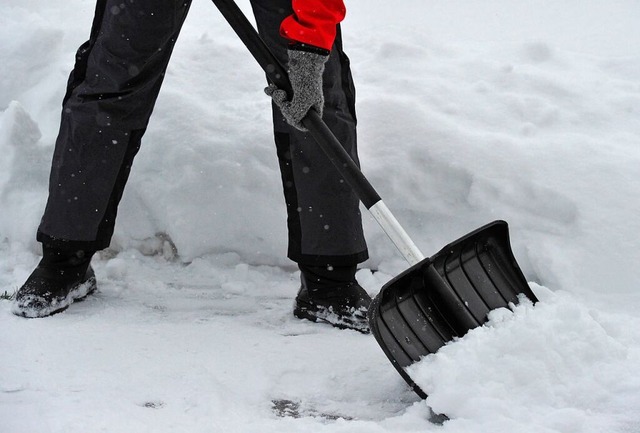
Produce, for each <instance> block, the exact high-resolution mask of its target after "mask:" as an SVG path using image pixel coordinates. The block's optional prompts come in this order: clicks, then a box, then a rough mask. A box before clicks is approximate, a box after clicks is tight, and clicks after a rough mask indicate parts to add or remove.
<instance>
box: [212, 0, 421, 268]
mask: <svg viewBox="0 0 640 433" xmlns="http://www.w3.org/2000/svg"><path fill="white" fill-rule="evenodd" d="M212 1H213V3H214V4H215V5H216V7H217V8H218V9H219V10H220V13H222V16H223V17H224V18H225V19H226V20H227V22H228V23H229V25H230V26H231V27H232V28H233V30H234V31H235V32H236V34H237V35H238V37H239V38H240V40H241V41H242V42H243V43H244V44H245V45H246V47H247V48H248V50H249V52H251V55H253V57H254V58H255V59H256V61H257V62H258V63H259V64H260V66H261V67H262V69H263V70H264V72H265V73H266V75H267V79H268V80H269V81H270V82H271V83H273V84H274V85H275V86H276V87H278V88H279V89H281V90H284V91H286V92H287V94H288V95H289V97H291V96H292V93H293V91H292V89H291V83H290V82H289V75H288V74H287V71H286V70H285V68H284V67H283V66H282V65H281V64H280V62H279V61H278V59H277V58H276V57H275V56H274V55H273V53H272V52H271V50H270V49H269V47H268V46H267V45H266V44H265V42H264V41H263V40H262V38H261V37H260V35H259V34H258V32H257V31H256V29H255V28H254V27H253V25H252V24H251V23H250V22H249V20H248V19H247V17H246V16H245V15H244V13H242V10H240V8H239V7H238V5H237V4H236V3H235V2H234V1H233V0H212ZM302 125H303V126H304V127H305V128H307V129H308V130H309V133H310V134H311V136H313V138H314V139H315V140H316V142H317V143H318V146H320V148H321V149H322V151H323V152H324V153H325V154H326V155H327V157H328V158H329V160H330V161H331V162H332V163H333V165H334V166H335V167H336V169H337V170H338V172H340V174H341V175H342V177H343V178H344V180H345V181H346V182H347V183H348V184H349V185H350V186H351V188H353V190H354V192H355V193H356V195H357V196H358V198H359V199H360V201H361V202H362V204H363V205H364V206H365V207H366V208H367V209H368V210H369V211H370V212H371V214H372V215H373V217H374V218H375V219H376V221H377V222H378V224H380V226H381V227H382V229H383V230H384V232H385V233H386V234H387V235H388V236H389V238H390V239H391V241H392V242H393V243H394V244H395V246H396V247H397V248H398V250H400V253H401V254H402V255H403V257H404V258H405V259H406V260H407V261H408V262H409V264H410V265H414V264H416V263H418V262H420V261H421V260H422V259H424V255H423V254H422V253H421V252H420V250H419V249H418V247H416V245H415V244H414V243H413V241H412V240H411V239H410V238H409V236H408V235H407V233H406V232H405V230H404V229H403V228H402V226H400V224H399V223H398V221H397V220H396V218H395V217H394V216H393V214H391V212H390V211H389V209H388V208H387V207H386V206H385V204H384V203H383V202H382V200H381V198H380V196H379V195H378V193H377V192H376V190H375V189H374V188H373V186H372V185H371V183H369V181H368V180H367V178H366V177H365V176H364V174H363V173H362V171H361V170H360V168H359V167H358V165H357V164H356V163H355V162H354V161H353V159H352V158H351V156H349V154H348V153H347V151H346V150H345V149H344V147H342V145H341V144H340V142H339V141H338V139H337V138H336V137H335V135H333V133H332V132H331V130H330V129H329V128H328V127H327V125H326V124H325V123H324V121H323V120H322V118H321V117H320V115H319V114H318V112H317V111H315V110H314V109H311V110H309V112H308V114H307V115H306V117H304V118H303V119H302Z"/></svg>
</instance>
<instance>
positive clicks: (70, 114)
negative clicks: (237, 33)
mask: <svg viewBox="0 0 640 433" xmlns="http://www.w3.org/2000/svg"><path fill="white" fill-rule="evenodd" d="M189 5H190V0H188V1H185V0H135V1H121V0H98V2H97V5H96V14H95V18H94V22H93V27H92V30H91V38H90V40H89V41H88V42H86V43H85V44H83V45H82V46H81V47H80V49H79V50H78V53H77V57H76V65H75V68H74V70H73V72H72V73H71V76H70V78H69V83H68V87H67V93H66V95H65V98H64V101H63V111H62V119H61V125H60V132H59V135H58V138H57V141H56V147H55V151H54V156H53V162H52V168H51V176H50V182H49V199H48V202H47V207H46V209H45V212H44V216H43V218H42V221H41V224H40V227H39V229H38V240H40V241H41V242H45V243H47V244H48V245H52V246H56V247H60V248H63V249H69V247H72V248H74V249H85V250H99V249H103V248H106V247H107V246H108V245H109V242H110V239H111V235H112V233H113V227H114V224H115V217H116V212H117V206H118V203H119V201H120V198H121V196H122V192H123V189H124V186H125V183H126V180H127V177H128V175H129V171H130V169H131V164H132V162H133V159H134V157H135V155H136V153H137V151H138V148H139V146H140V140H141V138H142V136H143V134H144V131H145V129H146V127H147V123H148V120H149V117H150V115H151V112H152V110H153V107H154V104H155V101H156V98H157V96H158V92H159V90H160V86H161V84H162V81H163V78H164V73H165V70H166V67H167V64H168V62H169V58H170V56H171V52H172V49H173V46H174V44H175V41H176V38H177V37H178V33H179V31H180V28H181V26H182V23H183V21H184V19H185V17H186V14H187V11H188V8H189Z"/></svg>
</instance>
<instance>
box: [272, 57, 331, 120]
mask: <svg viewBox="0 0 640 433" xmlns="http://www.w3.org/2000/svg"><path fill="white" fill-rule="evenodd" d="M287 51H288V53H289V71H288V72H289V80H290V81H291V87H292V88H293V99H292V100H291V101H287V100H286V99H287V93H286V92H285V91H284V90H280V89H278V88H277V87H276V86H275V85H273V84H270V85H269V87H267V88H266V89H264V91H265V93H266V94H267V95H269V96H271V98H272V99H273V102H275V104H276V105H277V106H278V107H279V108H280V111H281V112H282V115H283V116H284V118H285V120H286V121H287V123H289V124H290V125H292V126H294V127H295V128H297V129H299V130H300V131H307V129H306V128H305V127H304V126H302V123H300V121H301V120H302V119H303V118H304V117H305V116H306V115H307V113H308V112H309V110H310V109H311V108H314V109H315V110H316V111H317V112H318V114H320V117H322V110H323V108H324V95H323V92H322V73H323V72H324V64H325V63H326V61H327V59H328V58H329V56H327V55H322V54H316V53H311V52H307V51H301V50H287Z"/></svg>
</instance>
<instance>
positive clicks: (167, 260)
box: [0, 0, 640, 433]
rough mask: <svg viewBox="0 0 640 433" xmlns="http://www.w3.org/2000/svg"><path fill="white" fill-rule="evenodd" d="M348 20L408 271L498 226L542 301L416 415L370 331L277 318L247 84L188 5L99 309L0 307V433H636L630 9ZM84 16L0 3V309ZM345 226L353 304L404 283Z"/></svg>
mask: <svg viewBox="0 0 640 433" xmlns="http://www.w3.org/2000/svg"><path fill="white" fill-rule="evenodd" d="M241 5H242V6H243V8H244V9H245V10H247V11H249V8H248V2H245V1H243V2H241ZM347 6H348V9H349V16H348V18H347V21H346V22H345V24H344V37H345V46H346V50H347V52H348V53H349V54H350V57H351V59H352V64H353V72H354V76H355V79H356V84H357V87H358V112H359V137H360V149H361V155H362V163H363V167H364V171H365V173H366V174H367V176H368V177H369V178H370V180H371V182H372V183H373V184H374V185H375V186H376V187H377V188H378V189H379V192H380V193H381V195H382V196H383V197H384V198H385V202H386V203H387V205H388V206H389V207H390V208H391V209H392V211H394V213H395V214H396V216H397V217H398V219H399V220H400V221H401V222H402V223H403V225H404V226H405V228H406V229H407V231H408V232H409V233H410V234H411V235H412V237H413V238H414V240H415V242H416V243H417V244H418V245H419V246H420V247H421V248H422V249H423V251H424V252H425V254H427V255H430V254H432V253H435V252H436V251H437V250H439V249H440V248H441V247H442V246H443V245H445V244H446V243H448V242H450V241H452V240H454V239H455V238H457V237H459V236H461V235H463V234H465V233H467V232H469V231H471V230H472V229H474V228H476V227H478V226H480V225H482V224H484V223H486V222H489V221H491V220H493V219H505V220H507V221H508V222H509V224H510V229H511V237H512V244H513V248H514V252H515V254H516V257H517V258H518V261H519V263H520V265H521V266H522V268H523V270H524V273H525V275H526V276H527V277H528V279H529V280H530V281H531V285H532V288H533V290H534V291H535V293H536V294H537V295H538V297H539V298H540V300H541V302H540V303H539V304H537V305H536V306H532V305H530V304H524V305H521V306H519V307H517V308H516V309H515V311H513V312H511V311H504V310H501V311H495V312H494V313H492V315H491V321H490V323H489V324H488V325H487V326H485V327H482V328H479V329H476V330H474V331H472V332H471V333H469V334H468V335H467V336H465V337H464V338H462V339H461V340H459V341H456V342H455V343H453V344H450V345H448V346H446V347H444V348H443V349H442V350H440V351H439V352H438V353H437V354H436V355H434V356H430V357H428V358H427V359H425V360H424V361H422V362H420V363H418V364H415V365H414V366H412V368H411V375H412V377H414V378H415V380H416V381H417V382H418V384H419V385H420V386H421V387H422V388H423V389H424V390H425V391H427V392H428V393H429V395H430V396H429V399H428V400H427V401H426V403H425V402H423V401H421V400H419V399H418V398H417V397H416V396H415V395H413V393H412V392H410V391H409V390H407V388H406V387H405V385H404V383H403V382H402V379H401V378H400V377H399V375H398V374H397V373H396V372H395V371H394V369H393V368H392V366H391V365H390V363H389V362H388V361H387V359H386V358H385V356H384V354H383V353H382V351H381V350H380V348H379V347H378V346H377V344H376V343H375V341H374V339H373V337H371V336H364V335H360V334H358V333H355V332H350V331H338V330H334V329H332V328H329V327H326V326H321V325H315V324H311V323H309V322H303V321H298V320H295V319H294V318H293V317H292V316H291V304H292V300H293V297H294V296H295V292H296V289H297V285H298V282H297V278H298V277H299V275H298V274H297V273H296V269H295V267H294V266H293V265H292V264H291V263H290V262H288V261H287V260H286V259H285V258H284V253H285V249H286V245H285V240H286V232H285V220H284V204H283V200H282V197H281V190H280V184H279V182H280V180H279V173H278V169H277V162H276V158H275V152H274V149H273V145H272V138H271V132H270V104H269V101H268V98H266V97H265V96H264V95H262V88H263V86H264V77H263V74H262V73H261V71H260V70H259V68H258V67H257V66H256V65H255V64H254V62H253V60H252V59H251V58H250V57H249V56H248V54H247V53H246V52H245V50H244V48H243V47H242V46H241V45H240V43H239V42H238V41H237V40H236V39H235V37H234V35H233V34H232V33H231V31H230V30H229V29H228V27H227V25H226V24H225V23H224V22H223V21H222V20H221V19H220V17H219V16H218V14H217V12H216V11H215V10H214V8H213V6H212V5H211V4H209V2H207V1H196V2H194V5H193V6H192V12H191V15H190V17H189V18H188V19H187V22H186V24H185V27H184V30H183V34H182V35H181V38H180V40H179V42H178V46H177V48H176V51H175V54H174V58H173V62H172V64H171V66H170V69H169V71H168V75H167V79H166V81H165V86H164V88H163V92H162V94H161V96H160V98H159V100H158V105H157V108H156V110H155V114H154V117H153V119H152V122H151V125H150V128H149V131H148V133H147V135H146V137H145V140H144V143H143V148H142V150H141V152H140V154H139V156H138V158H137V160H136V163H135V166H134V172H133V175H132V177H131V181H130V183H129V185H128V189H127V191H126V194H125V198H124V200H123V203H122V206H121V212H120V219H119V222H118V226H117V231H116V235H115V237H114V240H113V243H112V247H111V249H110V250H107V251H105V252H103V253H101V254H100V256H99V257H97V259H96V260H94V266H95V268H96V272H97V275H98V278H99V284H100V292H99V293H98V294H97V295H96V296H92V297H90V298H89V299H87V300H86V301H84V302H82V303H79V304H75V305H73V306H72V307H71V308H70V309H69V310H67V311H66V312H64V313H62V314H59V315H56V316H54V317H51V318H47V319H38V320H25V319H21V318H18V317H15V316H13V315H12V314H11V313H10V302H9V301H6V300H3V301H0V347H1V349H2V350H1V352H0V353H1V354H0V365H1V369H0V431H1V432H2V433H30V432H34V431H38V432H52V433H53V432H56V433H57V432H65V433H67V432H70V433H73V432H78V433H80V432H82V433H86V432H100V431H104V432H110V433H111V432H127V433H131V432H135V433H139V432H154V433H158V432H174V431H189V432H194V433H205V432H218V431H220V432H235V431H237V432H256V431H260V432H265V433H266V432H276V431H277V432H304V431H314V432H330V433H337V432H350V433H351V432H367V433H373V432H389V433H390V432H393V433H397V432H424V431H441V432H444V433H458V432H465V433H472V432H486V431H492V432H494V433H507V432H508V433H512V432H516V431H517V432H536V433H539V432H563V433H565V432H566V433H568V432H581V433H583V432H584V433H591V432H613V433H636V432H640V415H639V414H638V410H637V407H638V406H639V405H640V369H639V368H638V366H639V365H640V315H639V314H638V310H639V308H640V267H639V266H638V263H639V262H640V248H639V247H640V242H639V233H640V218H638V214H640V168H639V167H640V48H639V47H640V27H639V26H637V23H638V21H640V8H638V5H637V2H635V1H633V0H627V1H624V0H617V1H613V2H612V1H605V0H589V1H586V2H585V1H577V0H575V1H574V0H563V1H561V2H558V1H551V0H539V1H536V2H527V3H524V2H510V1H507V0H490V1H484V2H472V1H470V0H464V1H455V2H452V1H445V0H411V1H404V2H395V3H393V4H390V3H389V2H383V1H381V0H367V1H366V2H365V1H363V2H347ZM93 8H94V4H93V1H92V0H69V1H66V2H63V3H60V4H51V3H50V2H45V1H43V0H21V1H17V0H8V1H4V2H3V3H2V5H1V6H0V59H1V60H2V63H1V64H2V74H0V154H2V157H1V158H0V257H1V258H0V294H1V293H3V292H4V291H7V292H8V293H12V292H13V291H14V290H15V289H17V287H19V286H20V284H21V283H22V282H23V281H24V279H25V278H26V277H27V276H28V274H29V273H30V272H31V270H32V268H33V267H34V266H35V264H36V263H37V260H38V245H37V243H36V242H35V240H34V231H35V228H36V227H37V224H38V220H39V218H40V215H41V212H42V209H43V207H44V202H45V199H46V188H47V176H48V165H49V161H50V158H51V153H52V146H53V142H54V139H55V135H56V133H57V122H58V116H59V111H60V108H59V107H60V101H61V99H62V95H63V93H64V83H65V82H66V77H67V75H68V72H69V69H70V67H71V63H72V61H73V55H74V52H75V49H76V48H77V46H78V45H79V44H80V43H82V42H83V41H84V40H85V39H86V37H87V36H88V32H89V28H88V26H89V25H90V22H91V18H92V13H93ZM365 224H366V229H367V237H368V240H369V244H370V250H371V259H370V260H369V261H368V262H367V263H364V264H363V267H362V269H361V271H360V272H359V274H358V277H359V279H360V281H361V283H362V284H363V286H365V287H366V288H367V290H368V291H369V292H370V293H371V294H372V295H374V294H375V293H377V291H378V290H379V289H380V287H381V286H382V285H383V284H384V283H385V282H386V281H388V280H389V279H390V278H392V277H393V276H394V275H396V274H397V273H399V272H401V271H402V270H403V269H404V268H405V266H406V265H405V264H404V263H403V260H402V259H401V258H400V257H399V256H398V254H397V253H396V252H395V251H394V248H393V246H392V245H391V244H390V243H389V241H388V240H387V239H386V238H385V235H384V234H382V233H381V231H380V230H379V229H378V228H377V227H376V225H375V222H373V221H372V219H371V218H370V217H368V216H366V215H365ZM372 270H376V271H377V272H375V273H372V272H371V271H372ZM429 406H431V407H432V408H433V409H434V410H435V411H436V412H442V413H446V414H448V415H449V416H450V417H451V420H450V421H448V422H445V423H444V424H443V425H435V424H432V423H430V422H429V421H428V417H429ZM282 415H286V416H282Z"/></svg>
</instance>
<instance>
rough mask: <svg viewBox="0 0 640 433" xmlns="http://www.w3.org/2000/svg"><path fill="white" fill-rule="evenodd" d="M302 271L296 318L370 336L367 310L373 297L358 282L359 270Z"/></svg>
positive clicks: (306, 267)
mask: <svg viewBox="0 0 640 433" xmlns="http://www.w3.org/2000/svg"><path fill="white" fill-rule="evenodd" d="M300 270H301V272H302V273H301V277H300V279H301V282H302V286H301V288H300V291H299V292H298V296H296V300H295V303H294V309H293V314H294V315H295V316H296V317H298V318H299V319H308V320H311V321H313V322H318V321H321V322H325V323H329V324H330V325H332V326H334V327H336V328H340V329H354V330H356V331H359V332H362V333H365V334H367V333H369V322H368V320H367V310H368V308H369V304H370V303H371V297H370V296H369V295H368V294H367V292H366V291H365V290H364V289H363V288H362V287H361V286H360V285H359V284H358V282H357V281H356V278H355V273H356V267H355V266H349V267H334V268H331V267H316V266H305V265H300Z"/></svg>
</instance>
